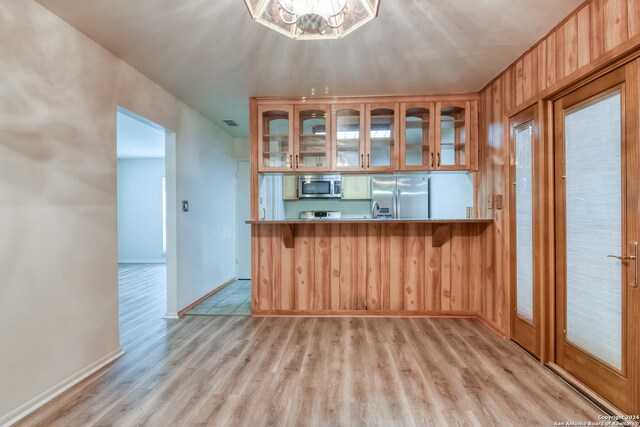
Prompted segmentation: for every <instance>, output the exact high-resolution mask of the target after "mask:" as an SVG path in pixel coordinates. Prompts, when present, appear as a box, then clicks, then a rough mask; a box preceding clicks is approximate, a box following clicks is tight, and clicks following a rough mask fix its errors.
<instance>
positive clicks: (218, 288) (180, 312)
mask: <svg viewBox="0 0 640 427" xmlns="http://www.w3.org/2000/svg"><path fill="white" fill-rule="evenodd" d="M236 280H238V279H236V278H235V277H234V278H233V279H230V280H228V281H226V282H224V283H223V284H222V285H220V286H218V287H217V288H215V289H214V290H212V291H211V292H209V293H208V294H206V295H205V296H203V297H202V298H200V299H198V300H197V301H195V302H192V303H191V304H189V305H188V306H186V307H185V308H183V309H182V310H180V311H179V312H178V318H182V317H184V315H185V314H186V313H187V312H188V311H189V310H191V309H192V308H193V307H195V306H196V305H198V304H200V303H201V302H203V301H204V300H206V299H207V298H209V297H210V296H212V295H215V294H217V293H218V292H220V291H221V290H223V289H224V288H226V287H227V286H229V285H230V284H232V283H233V282H235V281H236Z"/></svg>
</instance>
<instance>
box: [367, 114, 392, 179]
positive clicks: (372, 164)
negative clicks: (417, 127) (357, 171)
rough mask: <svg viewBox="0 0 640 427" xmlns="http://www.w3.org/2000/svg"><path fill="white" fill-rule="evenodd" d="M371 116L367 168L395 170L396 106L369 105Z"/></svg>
mask: <svg viewBox="0 0 640 427" xmlns="http://www.w3.org/2000/svg"><path fill="white" fill-rule="evenodd" d="M367 112H368V116H369V129H368V131H369V133H368V138H369V142H368V150H367V169H369V170H393V169H394V168H395V161H396V160H395V159H396V157H397V154H396V148H397V147H396V140H395V138H396V119H397V115H396V108H395V107H394V106H393V105H390V106H389V107H386V106H385V107H383V106H371V105H369V106H367Z"/></svg>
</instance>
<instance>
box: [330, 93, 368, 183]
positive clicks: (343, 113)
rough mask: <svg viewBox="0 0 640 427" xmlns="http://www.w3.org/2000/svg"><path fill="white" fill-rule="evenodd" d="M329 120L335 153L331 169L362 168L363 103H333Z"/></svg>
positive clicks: (363, 157)
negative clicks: (330, 121)
mask: <svg viewBox="0 0 640 427" xmlns="http://www.w3.org/2000/svg"><path fill="white" fill-rule="evenodd" d="M331 120H332V127H331V128H332V129H333V147H334V153H335V154H334V163H333V170H336V171H361V170H364V168H365V155H364V148H365V144H364V132H363V130H364V104H353V105H345V104H342V105H340V104H337V105H336V104H334V105H332V106H331Z"/></svg>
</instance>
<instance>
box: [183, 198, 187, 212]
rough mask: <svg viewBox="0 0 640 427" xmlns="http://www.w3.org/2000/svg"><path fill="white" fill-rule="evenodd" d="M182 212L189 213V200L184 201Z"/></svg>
mask: <svg viewBox="0 0 640 427" xmlns="http://www.w3.org/2000/svg"><path fill="white" fill-rule="evenodd" d="M182 212H189V201H188V200H183V201H182Z"/></svg>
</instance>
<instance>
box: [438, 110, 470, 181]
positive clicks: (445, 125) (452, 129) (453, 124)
mask: <svg viewBox="0 0 640 427" xmlns="http://www.w3.org/2000/svg"><path fill="white" fill-rule="evenodd" d="M436 114H437V118H438V125H437V126H436V144H437V145H438V149H437V151H436V159H435V169H440V170H465V169H469V137H470V135H469V125H470V121H471V102H469V101H466V102H464V101H462V102H438V103H436Z"/></svg>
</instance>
